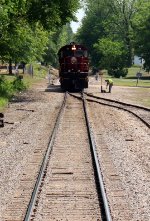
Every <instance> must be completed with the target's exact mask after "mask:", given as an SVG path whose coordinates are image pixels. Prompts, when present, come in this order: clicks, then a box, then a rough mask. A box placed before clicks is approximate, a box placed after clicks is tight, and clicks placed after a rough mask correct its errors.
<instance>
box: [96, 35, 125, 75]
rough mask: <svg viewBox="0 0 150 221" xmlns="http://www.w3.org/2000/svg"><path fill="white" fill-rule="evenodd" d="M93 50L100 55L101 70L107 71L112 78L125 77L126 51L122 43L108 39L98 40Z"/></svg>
mask: <svg viewBox="0 0 150 221" xmlns="http://www.w3.org/2000/svg"><path fill="white" fill-rule="evenodd" d="M94 48H96V49H97V51H98V52H99V53H100V54H101V62H100V64H99V66H100V68H101V69H104V68H105V69H107V70H108V74H110V75H112V76H114V77H120V76H122V77H125V76H126V75H127V69H126V68H124V67H125V63H126V50H125V49H124V44H123V42H117V41H112V40H111V39H109V38H103V39H100V40H99V42H98V43H96V44H95V45H94Z"/></svg>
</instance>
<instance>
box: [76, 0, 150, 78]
mask: <svg viewBox="0 0 150 221" xmlns="http://www.w3.org/2000/svg"><path fill="white" fill-rule="evenodd" d="M85 2H86V6H85V17H84V18H83V22H82V26H81V27H80V28H79V29H78V31H77V34H76V39H77V40H78V41H79V42H81V43H83V44H85V45H86V46H87V47H88V48H89V51H90V53H91V64H92V65H93V66H96V67H101V68H102V67H103V68H107V69H110V68H111V69H112V71H110V73H111V74H112V75H114V69H113V67H112V65H111V64H110V63H114V65H113V66H116V68H117V69H119V71H120V76H122V75H124V74H126V68H127V67H130V66H131V65H132V63H133V57H134V55H135V54H136V55H139V56H141V57H142V58H144V60H145V65H146V66H150V64H149V57H150V56H149V53H148V52H149V51H150V48H149V47H150V45H149V41H148V39H149V35H150V31H149V30H150V29H149V24H150V23H149V19H150V10H149V6H150V2H149V1H148V0H121V1H120V0H85ZM145 14H146V15H145ZM123 70H125V71H123Z"/></svg>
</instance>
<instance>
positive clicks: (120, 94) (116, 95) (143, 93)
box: [88, 77, 150, 107]
mask: <svg viewBox="0 0 150 221" xmlns="http://www.w3.org/2000/svg"><path fill="white" fill-rule="evenodd" d="M102 87H103V89H105V90H106V84H105V82H104V81H103V83H102ZM107 91H108V89H107ZM88 92H91V93H93V94H96V95H98V96H100V97H106V98H110V99H111V98H112V99H115V100H118V101H124V102H129V103H133V104H136V105H142V106H146V107H150V88H148V87H146V88H144V87H123V86H122V87H121V86H116V85H115V82H114V86H113V88H112V93H111V94H110V93H101V82H100V80H99V81H96V80H95V78H94V77H90V80H89V88H88Z"/></svg>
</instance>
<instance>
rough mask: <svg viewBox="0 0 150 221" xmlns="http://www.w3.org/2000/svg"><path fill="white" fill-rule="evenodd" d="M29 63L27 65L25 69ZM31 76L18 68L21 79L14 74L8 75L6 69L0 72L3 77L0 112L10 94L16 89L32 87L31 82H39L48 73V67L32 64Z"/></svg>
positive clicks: (0, 88)
mask: <svg viewBox="0 0 150 221" xmlns="http://www.w3.org/2000/svg"><path fill="white" fill-rule="evenodd" d="M28 69H29V65H27V70H28ZM33 70H34V72H33V76H31V75H29V74H23V73H22V70H19V75H20V76H23V79H22V80H21V81H18V80H16V76H15V75H14V74H12V75H9V74H8V73H7V71H6V70H3V71H2V72H1V75H0V77H2V79H3V77H4V79H5V80H4V82H3V80H2V82H1V84H0V112H3V111H4V110H5V107H7V105H8V102H9V101H10V100H11V98H12V96H13V95H15V94H17V92H18V91H22V90H25V89H26V88H30V87H32V85H33V84H35V83H37V82H39V81H40V80H41V79H43V78H45V77H46V75H47V73H48V68H47V67H44V66H41V65H40V64H34V65H33Z"/></svg>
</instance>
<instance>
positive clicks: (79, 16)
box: [71, 8, 84, 33]
mask: <svg viewBox="0 0 150 221" xmlns="http://www.w3.org/2000/svg"><path fill="white" fill-rule="evenodd" d="M76 17H77V19H78V22H71V28H72V31H73V32H74V33H76V31H77V29H78V28H79V27H80V24H81V20H82V18H83V17H84V10H83V9H82V8H81V9H79V10H78V12H77V13H76Z"/></svg>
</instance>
